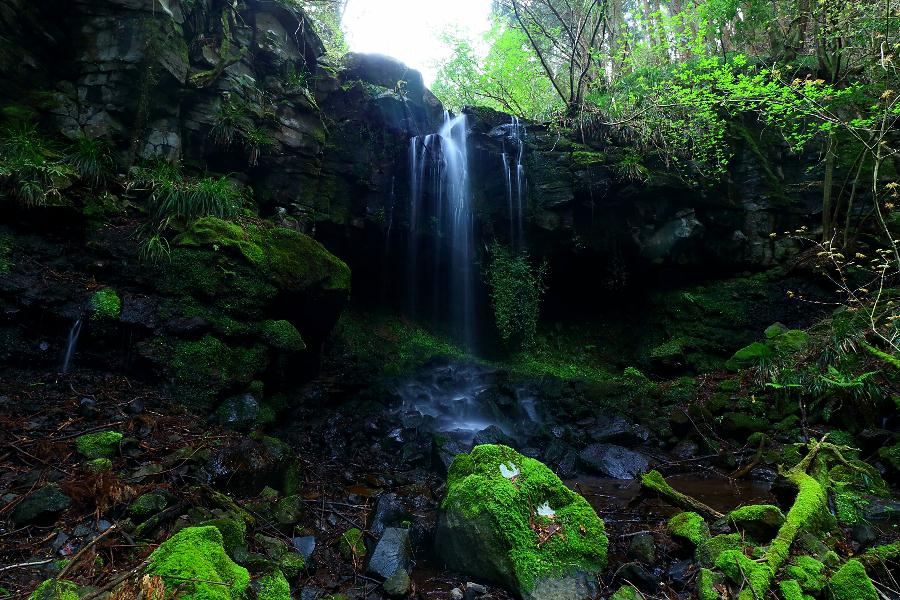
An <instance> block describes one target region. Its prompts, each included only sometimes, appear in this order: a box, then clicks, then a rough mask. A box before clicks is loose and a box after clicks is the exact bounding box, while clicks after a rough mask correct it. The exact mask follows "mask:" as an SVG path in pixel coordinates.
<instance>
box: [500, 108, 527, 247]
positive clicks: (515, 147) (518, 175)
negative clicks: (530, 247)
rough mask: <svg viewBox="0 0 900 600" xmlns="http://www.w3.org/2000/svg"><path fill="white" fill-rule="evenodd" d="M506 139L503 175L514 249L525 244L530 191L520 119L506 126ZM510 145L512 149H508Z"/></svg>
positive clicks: (515, 119) (523, 126) (511, 240)
mask: <svg viewBox="0 0 900 600" xmlns="http://www.w3.org/2000/svg"><path fill="white" fill-rule="evenodd" d="M504 128H505V129H506V133H507V135H506V139H505V140H504V144H503V145H504V149H503V174H504V182H505V183H506V200H507V206H508V209H509V239H510V244H511V245H512V247H513V248H522V247H523V246H524V244H525V196H526V193H527V191H528V189H527V180H526V177H525V135H526V134H527V133H528V132H527V130H526V128H525V125H524V124H522V122H521V121H520V120H519V118H518V117H512V122H511V123H510V124H509V125H505V126H504ZM507 143H509V145H510V148H509V149H507V148H506V144H507Z"/></svg>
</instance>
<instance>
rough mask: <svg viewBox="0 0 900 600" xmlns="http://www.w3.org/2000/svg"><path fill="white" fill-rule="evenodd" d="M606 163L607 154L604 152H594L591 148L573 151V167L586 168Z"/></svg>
mask: <svg viewBox="0 0 900 600" xmlns="http://www.w3.org/2000/svg"><path fill="white" fill-rule="evenodd" d="M604 163H606V155H605V154H603V153H602V152H593V151H590V150H576V151H575V152H572V167H573V168H574V169H585V168H587V167H592V166H595V165H602V164H604Z"/></svg>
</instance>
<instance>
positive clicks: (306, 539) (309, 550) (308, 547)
mask: <svg viewBox="0 0 900 600" xmlns="http://www.w3.org/2000/svg"><path fill="white" fill-rule="evenodd" d="M291 545H292V546H293V547H294V549H295V550H296V551H297V552H299V553H300V554H301V555H302V556H303V558H305V559H309V557H310V556H312V555H313V552H315V551H316V538H315V536H312V535H307V536H303V537H295V538H294V539H292V540H291Z"/></svg>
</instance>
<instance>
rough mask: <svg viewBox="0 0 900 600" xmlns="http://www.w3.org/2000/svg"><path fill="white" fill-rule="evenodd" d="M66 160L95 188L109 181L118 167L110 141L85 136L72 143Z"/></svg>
mask: <svg viewBox="0 0 900 600" xmlns="http://www.w3.org/2000/svg"><path fill="white" fill-rule="evenodd" d="M66 160H67V162H68V163H69V165H71V167H72V168H73V169H74V170H75V173H77V174H78V176H79V177H81V179H83V180H84V181H87V182H88V183H89V184H90V185H92V186H94V187H96V186H98V185H100V184H102V183H104V182H105V181H106V180H107V179H109V178H110V177H111V176H112V174H113V170H114V169H115V166H116V163H115V160H114V159H113V155H112V146H111V145H110V143H109V140H106V139H104V138H89V137H87V136H84V135H82V136H79V137H77V138H75V140H74V141H73V142H72V145H71V147H70V148H69V150H68V152H67V153H66Z"/></svg>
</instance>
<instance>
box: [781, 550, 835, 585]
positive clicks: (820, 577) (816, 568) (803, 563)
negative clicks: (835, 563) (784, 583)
mask: <svg viewBox="0 0 900 600" xmlns="http://www.w3.org/2000/svg"><path fill="white" fill-rule="evenodd" d="M784 574H785V575H786V576H787V577H790V578H791V579H795V580H797V584H798V585H799V586H800V587H801V588H803V590H804V591H807V592H819V591H821V590H822V589H823V588H824V587H825V565H824V564H823V563H822V562H820V561H818V560H816V559H815V558H813V557H811V556H798V557H796V558H795V559H794V561H793V563H792V564H790V565H788V566H787V567H785V569H784Z"/></svg>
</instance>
